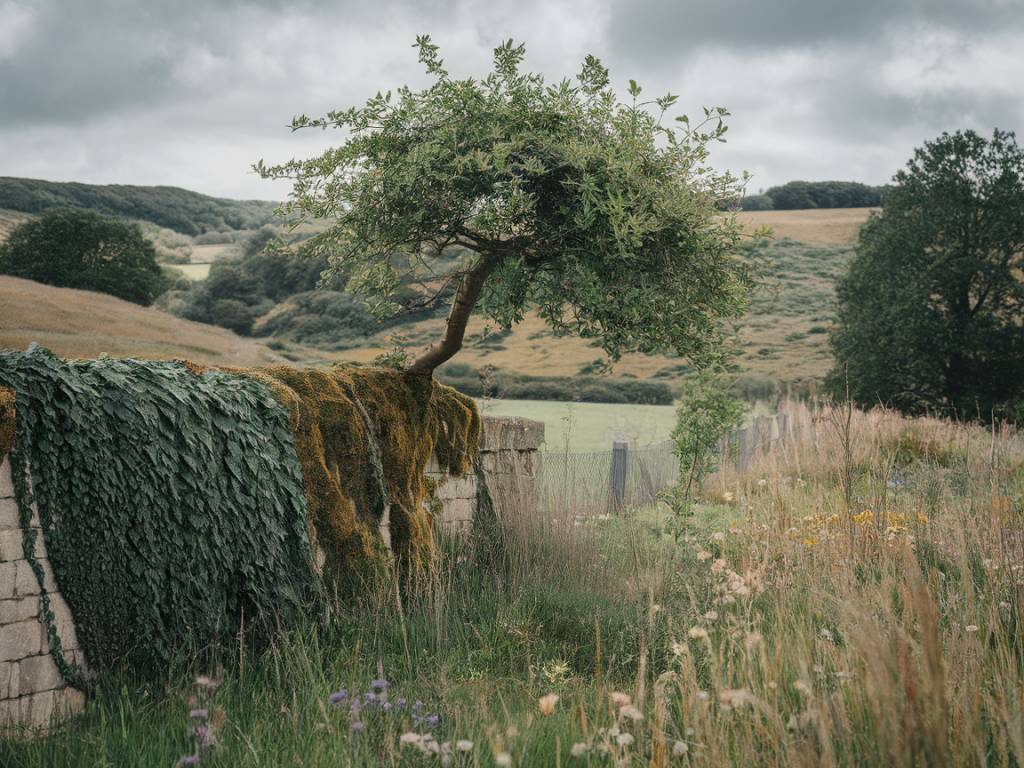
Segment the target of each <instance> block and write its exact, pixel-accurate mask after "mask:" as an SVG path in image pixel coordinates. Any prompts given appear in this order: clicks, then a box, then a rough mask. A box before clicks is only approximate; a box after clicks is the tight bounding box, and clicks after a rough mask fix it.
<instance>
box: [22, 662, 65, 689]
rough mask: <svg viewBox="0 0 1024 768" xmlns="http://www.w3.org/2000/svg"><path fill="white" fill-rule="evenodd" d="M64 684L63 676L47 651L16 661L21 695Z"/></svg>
mask: <svg viewBox="0 0 1024 768" xmlns="http://www.w3.org/2000/svg"><path fill="white" fill-rule="evenodd" d="M63 685H64V678H63V677H62V676H61V674H60V670H59V669H57V664H56V662H54V660H53V656H52V655H51V654H49V653H47V654H44V655H42V656H32V657H30V658H27V659H22V660H21V661H19V662H18V687H19V690H20V691H21V695H25V694H26V693H37V692H39V691H52V690H53V689H54V688H60V687H62V686H63Z"/></svg>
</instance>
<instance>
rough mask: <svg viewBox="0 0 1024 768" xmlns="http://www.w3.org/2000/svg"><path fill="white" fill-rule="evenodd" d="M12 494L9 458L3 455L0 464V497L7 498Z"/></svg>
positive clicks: (12, 486) (12, 484)
mask: <svg viewBox="0 0 1024 768" xmlns="http://www.w3.org/2000/svg"><path fill="white" fill-rule="evenodd" d="M13 496H14V482H13V480H12V479H11V459H10V457H8V456H5V457H4V460H3V463H2V464H0V499H7V498H11V497H13Z"/></svg>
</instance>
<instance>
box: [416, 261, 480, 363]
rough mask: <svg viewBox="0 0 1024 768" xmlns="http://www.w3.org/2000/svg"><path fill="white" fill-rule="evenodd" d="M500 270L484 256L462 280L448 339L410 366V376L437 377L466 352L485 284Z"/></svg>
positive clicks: (449, 323)
mask: <svg viewBox="0 0 1024 768" xmlns="http://www.w3.org/2000/svg"><path fill="white" fill-rule="evenodd" d="M497 266H498V261H497V259H494V258H491V257H487V256H483V257H481V259H480V261H479V262H477V264H476V266H475V267H473V268H472V269H471V270H469V272H467V273H466V274H464V275H463V276H462V280H461V281H460V282H459V287H458V289H457V290H456V291H455V298H454V299H453V300H452V308H451V309H450V310H449V312H448V323H447V325H446V326H445V329H444V335H443V336H442V337H441V338H440V339H439V340H438V341H435V342H434V343H433V344H431V345H430V346H429V347H427V348H426V349H425V350H424V351H423V352H421V353H420V354H419V356H418V357H417V358H416V359H415V360H413V361H412V363H410V364H409V366H408V367H407V368H406V369H405V370H406V372H407V373H419V374H426V375H428V376H429V375H433V373H434V369H435V368H437V367H438V366H439V365H441V364H443V363H445V362H447V361H448V360H451V358H452V356H453V355H454V354H455V353H456V352H458V351H459V350H460V349H462V339H463V337H465V335H466V324H467V323H468V322H469V316H470V314H472V312H473V307H475V306H476V302H477V299H479V298H480V294H481V292H482V291H483V287H484V283H485V282H487V278H488V277H489V276H490V274H491V273H492V272H493V271H494V269H495V267H497Z"/></svg>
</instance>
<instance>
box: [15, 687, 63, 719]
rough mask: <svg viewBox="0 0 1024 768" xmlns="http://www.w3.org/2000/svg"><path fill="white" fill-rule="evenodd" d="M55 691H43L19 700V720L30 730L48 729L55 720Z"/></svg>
mask: <svg viewBox="0 0 1024 768" xmlns="http://www.w3.org/2000/svg"><path fill="white" fill-rule="evenodd" d="M54 701H55V697H54V691H42V692H40V693H33V694H32V695H30V696H22V697H21V698H19V699H18V703H19V704H20V707H19V711H18V719H19V720H20V721H21V724H22V725H24V726H27V727H29V728H48V727H49V725H50V721H51V720H52V719H53V705H54Z"/></svg>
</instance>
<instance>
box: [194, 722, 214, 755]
mask: <svg viewBox="0 0 1024 768" xmlns="http://www.w3.org/2000/svg"><path fill="white" fill-rule="evenodd" d="M192 736H193V737H194V738H195V740H196V746H197V747H198V748H199V749H201V750H202V749H209V748H210V747H213V746H216V744H217V735H216V734H215V733H214V732H213V729H212V728H210V727H209V726H206V725H197V726H196V727H195V728H193V729H192Z"/></svg>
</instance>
